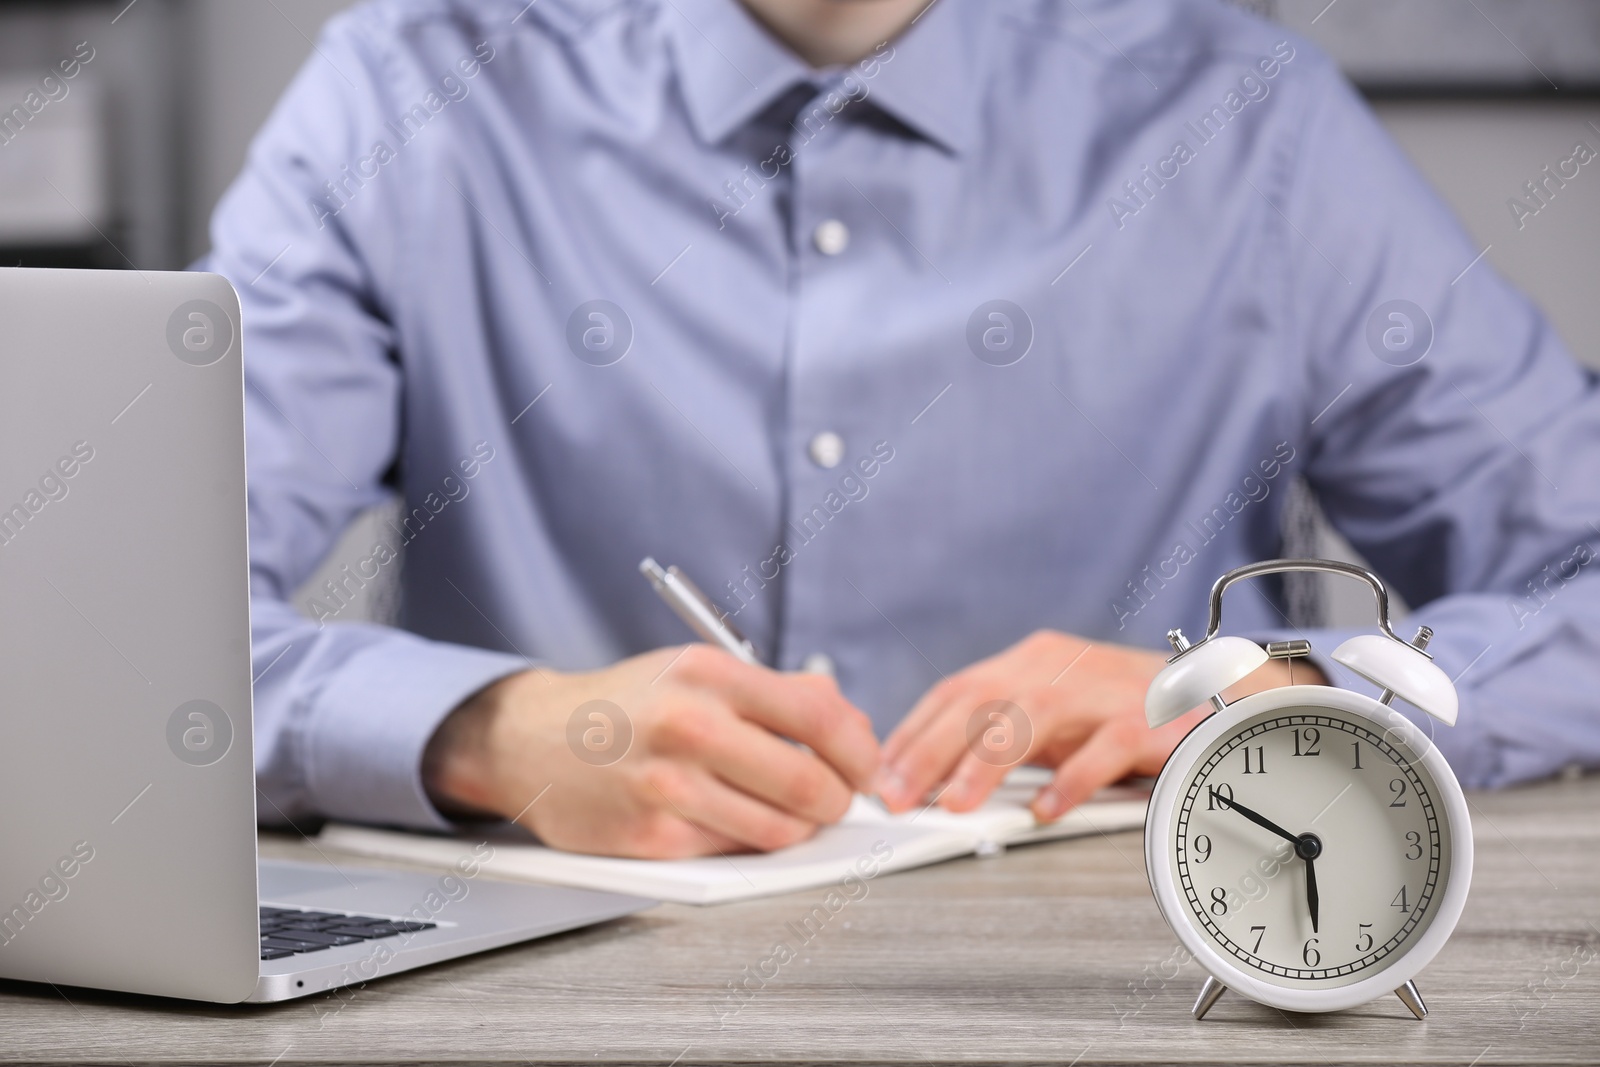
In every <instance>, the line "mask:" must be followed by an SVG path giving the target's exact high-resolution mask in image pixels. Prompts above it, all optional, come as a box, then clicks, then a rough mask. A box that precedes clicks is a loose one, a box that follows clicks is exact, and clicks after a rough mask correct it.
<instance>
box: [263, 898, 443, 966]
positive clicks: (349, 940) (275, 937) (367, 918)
mask: <svg viewBox="0 0 1600 1067" xmlns="http://www.w3.org/2000/svg"><path fill="white" fill-rule="evenodd" d="M436 927H437V924H435V923H420V922H410V921H407V920H403V919H382V918H378V917H377V916H373V915H341V914H340V913H338V912H335V911H300V910H297V909H294V908H266V907H263V908H262V909H261V958H262V959H264V960H281V959H283V958H284V957H285V956H294V955H298V954H300V953H304V952H321V951H322V950H323V949H325V948H334V947H336V946H338V945H354V944H356V943H357V942H359V941H376V940H378V939H379V938H383V937H398V936H399V935H401V934H410V933H415V932H417V931H418V930H433V929H436Z"/></svg>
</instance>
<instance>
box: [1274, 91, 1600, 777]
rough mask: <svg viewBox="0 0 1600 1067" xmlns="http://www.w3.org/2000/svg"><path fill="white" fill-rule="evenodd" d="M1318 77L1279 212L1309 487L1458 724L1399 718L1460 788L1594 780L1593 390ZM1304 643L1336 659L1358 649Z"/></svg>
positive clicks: (1596, 431) (1598, 620) (1597, 492)
mask: <svg viewBox="0 0 1600 1067" xmlns="http://www.w3.org/2000/svg"><path fill="white" fill-rule="evenodd" d="M1318 79H1319V81H1320V84H1319V85H1318V91H1317V93H1316V94H1315V96H1316V99H1315V102H1314V103H1313V104H1312V106H1311V107H1310V109H1309V112H1308V114H1307V115H1306V122H1305V125H1304V126H1303V127H1302V130H1303V133H1302V141H1301V143H1300V145H1299V149H1298V158H1297V159H1296V160H1295V163H1294V166H1293V168H1292V173H1293V178H1292V179H1291V181H1290V182H1288V183H1287V184H1286V185H1285V189H1286V193H1285V196H1284V199H1283V201H1281V202H1279V201H1276V200H1275V199H1274V201H1273V202H1272V203H1271V205H1270V208H1271V211H1270V212H1269V214H1268V216H1267V217H1268V218H1269V224H1270V225H1273V226H1275V227H1276V228H1277V229H1278V231H1279V236H1280V239H1281V240H1282V241H1283V243H1284V246H1285V247H1287V248H1288V249H1289V261H1288V262H1289V276H1290V281H1289V286H1290V298H1291V303H1292V305H1293V316H1294V321H1295V329H1296V332H1297V334H1298V338H1297V339H1298V342H1299V348H1300V351H1301V352H1302V353H1303V356H1302V361H1301V362H1300V363H1299V364H1297V365H1298V366H1300V367H1303V369H1304V373H1305V380H1304V383H1303V389H1302V390H1301V392H1302V393H1303V395H1304V396H1305V397H1306V410H1305V412H1304V413H1303V416H1304V417H1303V421H1302V422H1301V425H1302V426H1303V427H1305V429H1304V433H1305V435H1306V439H1307V441H1308V442H1309V446H1310V447H1309V458H1308V462H1307V468H1306V469H1307V475H1308V478H1309V480H1310V482H1311V485H1312V487H1313V489H1314V490H1315V492H1316V494H1317V496H1318V498H1319V500H1320V501H1321V503H1322V506H1323V508H1324V510H1325V511H1326V513H1327V515H1328V517H1329V519H1330V521H1331V522H1332V523H1333V525H1334V526H1335V527H1336V528H1338V529H1339V530H1340V531H1341V532H1342V533H1343V534H1344V535H1345V536H1346V537H1348V538H1349V539H1350V541H1351V543H1352V544H1354V545H1355V546H1356V548H1357V549H1358V550H1359V551H1360V552H1361V553H1362V554H1363V555H1365V556H1366V558H1367V559H1369V560H1370V561H1371V563H1372V565H1373V567H1374V569H1376V570H1377V571H1378V572H1379V573H1380V574H1381V575H1383V577H1384V578H1385V580H1386V581H1389V582H1391V583H1392V584H1393V586H1394V587H1395V588H1397V589H1398V590H1399V591H1400V592H1401V594H1402V595H1403V596H1404V597H1405V598H1406V600H1407V601H1408V602H1409V603H1410V604H1412V605H1413V606H1414V607H1415V612H1414V615H1413V616H1412V618H1411V619H1409V620H1408V621H1407V623H1406V628H1405V631H1404V632H1403V633H1402V636H1406V637H1409V636H1410V634H1411V631H1412V630H1413V629H1414V627H1415V626H1416V625H1418V624H1426V625H1428V626H1430V627H1432V628H1433V630H1434V631H1435V634H1436V636H1435V638H1434V640H1433V644H1432V645H1431V646H1430V649H1429V651H1430V652H1431V653H1432V654H1433V656H1434V657H1435V660H1436V662H1438V664H1439V665H1440V666H1441V667H1442V668H1443V669H1444V670H1445V671H1446V673H1448V674H1449V675H1450V676H1451V677H1452V678H1453V679H1455V683H1456V687H1457V689H1458V690H1459V692H1460V696H1461V713H1460V718H1459V722H1458V725H1457V726H1456V727H1455V728H1454V729H1453V730H1452V729H1449V728H1446V727H1444V726H1443V725H1438V724H1432V723H1431V722H1430V721H1428V720H1426V719H1425V717H1423V716H1421V715H1420V713H1417V712H1415V709H1406V710H1407V712H1408V714H1411V715H1413V717H1414V718H1416V719H1417V720H1418V721H1419V723H1422V724H1425V729H1427V730H1428V732H1430V733H1431V734H1432V736H1433V737H1434V738H1435V740H1436V742H1437V743H1438V744H1439V746H1440V748H1441V749H1442V750H1443V751H1444V753H1445V755H1446V756H1447V757H1449V758H1450V760H1451V763H1452V765H1453V766H1454V768H1455V770H1456V772H1457V773H1458V775H1459V776H1460V777H1461V779H1462V781H1463V783H1464V784H1467V785H1469V786H1479V787H1490V786H1500V785H1505V784H1508V783H1511V782H1516V781H1520V780H1524V779H1529V778H1535V777H1540V776H1544V775H1548V774H1551V773H1553V772H1555V771H1557V770H1559V769H1561V768H1562V767H1564V766H1567V765H1571V764H1582V765H1588V766H1596V765H1600V702H1597V700H1596V693H1597V692H1600V573H1597V572H1600V566H1597V565H1596V556H1597V555H1600V548H1597V545H1600V526H1597V525H1596V523H1597V521H1600V383H1597V377H1596V375H1595V374H1594V373H1593V372H1590V371H1586V370H1585V369H1583V368H1582V367H1581V366H1580V365H1579V364H1578V363H1576V362H1575V361H1574V359H1573V358H1572V356H1571V355H1570V354H1569V352H1568V351H1567V350H1566V348H1565V347H1564V346H1563V344H1562V343H1561V341H1560V339H1559V338H1557V337H1556V335H1555V333H1554V332H1553V330H1552V329H1551V328H1550V325H1549V323H1548V322H1547V321H1546V320H1545V318H1544V317H1543V315H1542V314H1541V313H1540V312H1539V311H1538V309H1537V308H1536V307H1534V306H1533V305H1532V304H1531V303H1530V302H1529V301H1528V300H1527V299H1526V298H1525V297H1524V296H1522V295H1521V294H1520V293H1518V292H1517V291H1516V290H1514V289H1513V288H1512V287H1511V286H1509V285H1508V284H1507V283H1506V282H1505V281H1504V280H1502V279H1501V278H1500V277H1499V276H1498V275H1497V274H1496V273H1495V271H1494V270H1493V269H1492V268H1491V267H1490V265H1489V263H1488V261H1487V260H1486V259H1484V258H1482V257H1481V256H1480V253H1481V252H1482V251H1483V249H1480V248H1479V247H1477V246H1476V245H1474V244H1473V243H1472V242H1471V240H1470V239H1469V238H1468V236H1467V235H1466V234H1465V233H1464V232H1463V230H1462V228H1461V226H1460V225H1459V223H1458V222H1457V221H1456V220H1455V219H1454V218H1453V217H1452V215H1451V214H1450V212H1449V211H1448V210H1447V209H1446V208H1445V207H1444V206H1443V205H1442V204H1441V203H1440V201H1439V199H1438V198H1437V196H1436V195H1435V194H1434V193H1433V192H1432V191H1431V190H1430V189H1429V188H1428V187H1427V185H1426V183H1425V182H1424V181H1423V180H1422V179H1421V178H1420V177H1419V176H1418V175H1417V174H1416V173H1415V171H1414V170H1413V169H1412V167H1411V166H1410V165H1409V164H1408V163H1407V161H1406V160H1405V159H1404V158H1403V156H1402V155H1401V154H1400V152H1399V150H1398V149H1397V148H1396V146H1395V145H1394V144H1393V143H1392V142H1391V140H1390V139H1389V137H1388V136H1387V134H1386V133H1385V132H1384V131H1383V130H1382V128H1381V127H1380V126H1379V125H1378V123H1377V122H1376V120H1375V119H1374V117H1373V116H1372V114H1371V113H1370V111H1369V110H1368V109H1367V107H1366V106H1365V104H1364V103H1363V102H1362V101H1361V100H1360V99H1359V98H1358V97H1357V96H1356V95H1355V93H1354V92H1353V91H1352V90H1351V89H1350V88H1349V86H1348V85H1347V84H1346V83H1345V82H1344V81H1343V79H1342V78H1339V77H1338V76H1337V75H1336V74H1334V73H1333V72H1332V71H1322V72H1321V73H1320V74H1318ZM1557 206H1559V205H1557ZM1264 210H1266V208H1264ZM1540 221H1541V222H1542V221H1544V220H1543V219H1542V218H1541V220H1540ZM1396 629H1397V631H1398V630H1400V627H1399V626H1398V625H1397V626H1396ZM1352 632H1355V631H1352ZM1305 636H1309V637H1310V639H1311V640H1312V642H1313V644H1314V645H1316V646H1317V647H1318V648H1320V649H1322V650H1324V651H1327V650H1331V649H1332V648H1334V647H1336V646H1337V644H1338V643H1339V642H1340V641H1342V640H1343V639H1344V638H1345V637H1347V636H1349V633H1344V632H1332V631H1326V632H1322V633H1312V634H1309V635H1305ZM1321 665H1322V666H1324V668H1325V669H1327V668H1329V667H1331V666H1332V665H1331V662H1329V661H1327V660H1325V659H1324V660H1323V661H1322V662H1321ZM1340 670H1341V671H1342V669H1340ZM1350 680H1351V676H1350V675H1349V674H1348V672H1343V677H1342V678H1341V679H1340V682H1341V684H1344V683H1346V682H1349V681H1350Z"/></svg>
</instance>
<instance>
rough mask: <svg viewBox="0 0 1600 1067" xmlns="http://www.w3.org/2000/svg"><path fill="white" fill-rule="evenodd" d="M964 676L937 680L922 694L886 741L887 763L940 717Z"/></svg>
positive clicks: (958, 675)
mask: <svg viewBox="0 0 1600 1067" xmlns="http://www.w3.org/2000/svg"><path fill="white" fill-rule="evenodd" d="M963 677H964V673H958V674H954V675H951V676H950V677H948V678H945V679H944V680H943V681H940V682H936V683H935V684H934V685H933V686H932V687H931V688H930V689H929V690H928V691H927V692H926V693H924V694H922V697H921V698H920V699H919V700H918V701H917V703H916V706H915V707H913V708H912V709H911V711H910V712H908V713H907V714H906V717H905V718H903V719H901V720H900V724H899V725H898V726H896V727H895V728H894V730H893V732H892V733H890V734H889V737H888V739H887V740H886V741H884V743H883V762H884V763H885V764H892V763H893V762H894V761H895V757H897V756H898V755H900V753H902V752H904V751H905V748H906V746H907V745H909V744H910V743H911V742H912V741H914V740H916V738H917V736H918V735H919V734H921V733H922V731H923V730H925V729H927V727H928V724H929V723H931V722H933V720H934V719H936V718H938V716H939V712H941V711H943V710H944V708H945V706H946V705H948V704H949V703H950V700H951V697H952V696H953V694H954V693H955V691H956V687H957V685H958V680H960V679H962V678H963Z"/></svg>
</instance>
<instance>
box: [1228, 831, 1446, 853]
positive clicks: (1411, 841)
mask: <svg viewBox="0 0 1600 1067" xmlns="http://www.w3.org/2000/svg"><path fill="white" fill-rule="evenodd" d="M1406 843H1407V844H1408V845H1410V846H1411V847H1410V848H1408V849H1406V859H1408V860H1420V859H1421V858H1422V835H1421V834H1419V833H1417V832H1416V831H1415V830H1407V831H1406ZM1206 847H1207V848H1208V849H1209V848H1210V844H1209V843H1207V846H1206Z"/></svg>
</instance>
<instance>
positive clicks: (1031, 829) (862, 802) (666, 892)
mask: <svg viewBox="0 0 1600 1067" xmlns="http://www.w3.org/2000/svg"><path fill="white" fill-rule="evenodd" d="M1049 779H1050V776H1049V772H1047V771H1044V770H1041V769H1038V768H1032V767H1025V768H1018V769H1017V770H1015V771H1012V772H1011V775H1010V776H1009V777H1008V778H1007V779H1006V782H1005V784H1004V785H1002V786H1001V787H1000V789H998V790H997V791H996V792H995V794H994V796H993V797H991V798H990V800H989V801H988V803H986V804H984V805H983V807H981V808H979V809H978V810H976V811H972V812H967V813H965V814H962V815H954V814H951V813H950V812H947V811H945V810H943V809H942V808H926V809H923V810H921V811H911V812H907V813H905V814H903V815H890V814H889V813H888V812H887V811H886V810H885V809H884V808H883V806H882V805H880V804H879V803H878V802H877V801H875V800H871V799H868V798H866V797H859V796H858V797H857V798H856V800H855V803H854V804H853V805H852V806H851V808H850V811H849V813H848V814H846V815H845V817H844V818H843V819H842V820H840V822H839V823H838V824H837V825H834V826H825V827H823V828H822V829H821V830H819V831H818V832H817V834H816V836H815V837H813V838H812V839H811V840H809V841H803V842H801V843H800V844H798V845H794V846H791V847H789V848H786V849H781V850H779V851H777V852H769V853H764V854H744V855H729V856H710V857H706V858H703V859H692V860H629V859H614V858H610V857H605V856H585V855H581V854H578V853H574V852H562V851H559V850H557V849H551V848H546V847H544V846H543V845H540V844H538V843H537V839H536V838H534V837H533V836H532V835H531V834H529V833H528V832H527V831H525V830H523V829H521V828H520V827H517V826H513V825H502V826H498V827H496V828H494V829H492V830H489V831H487V832H480V833H478V834H476V835H473V836H471V837H456V836H444V835H434V834H419V833H411V832H407V831H400V830H374V829H370V828H368V827H363V826H350V825H346V824H343V823H330V824H329V825H328V826H326V827H324V828H323V830H322V833H321V834H320V835H319V837H318V839H317V840H318V842H319V843H320V844H321V845H323V846H324V847H331V848H336V849H340V850H342V851H345V852H355V853H359V854H362V855H366V856H376V857H381V858H383V859H390V860H403V861H408V862H412V863H421V864H427V865H437V866H441V867H448V866H451V865H453V864H455V863H456V861H457V860H459V859H461V857H462V856H463V855H464V854H466V853H467V852H468V851H470V849H471V843H472V842H477V841H483V840H485V839H487V840H488V841H489V842H490V843H491V844H492V845H493V846H494V855H493V856H492V857H491V858H490V859H488V860H487V861H485V862H484V863H483V869H484V870H485V871H486V872H488V873H489V874H490V875H493V876H496V877H501V878H513V879H525V880H528V881H534V882H554V883H556V884H558V885H569V886H578V887H580V888H584V889H605V890H610V891H612V892H617V893H632V894H635V895H637V896H644V897H654V898H656V899H658V900H670V901H675V902H677V903H680V904H720V903H723V902H725V901H730V900H746V899H749V898H751V897H764V896H771V895H774V894H777V893H788V892H792V891H794V890H799V889H811V888H814V887H816V886H824V885H834V884H837V883H838V882H839V881H840V880H841V879H842V878H844V877H845V875H846V874H848V873H850V872H851V871H852V870H854V871H858V872H860V871H865V870H867V869H872V870H874V871H875V874H874V875H868V877H873V876H876V875H881V874H888V873H891V872H894V871H903V870H907V869H909V868H912V867H921V866H924V865H925V864H929V863H937V862H939V861H940V860H947V859H951V858H954V857H956V856H966V855H970V854H972V853H989V852H992V851H995V850H997V849H1000V848H1003V847H1005V846H1006V845H1016V844H1028V843H1032V842H1035V841H1049V840H1055V839H1057V838H1065V837H1082V836H1085V835H1090V834H1098V833H1112V832H1114V831H1118V830H1133V829H1137V828H1139V827H1141V826H1143V825H1144V811H1145V804H1146V802H1147V801H1148V800H1149V793H1148V791H1147V790H1143V789H1138V788H1134V787H1127V786H1119V787H1116V788H1113V789H1107V790H1103V791H1102V792H1101V793H1099V794H1097V795H1096V797H1095V799H1094V800H1092V801H1090V802H1089V803H1087V804H1084V805H1082V806H1081V807H1079V808H1076V809H1074V810H1072V811H1069V812H1067V814H1066V815H1064V816H1062V817H1061V818H1060V819H1058V820H1056V821H1055V822H1050V823H1042V824H1041V823H1039V822H1037V821H1036V820H1035V819H1034V817H1033V815H1032V813H1030V812H1029V811H1028V808H1027V804H1028V801H1029V800H1030V799H1031V798H1032V797H1033V794H1034V793H1035V792H1036V791H1037V790H1038V789H1039V787H1040V786H1042V785H1044V784H1045V783H1046V782H1048V781H1049ZM863 861H865V864H864V865H863ZM859 876H860V875H859V874H858V877H859Z"/></svg>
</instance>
